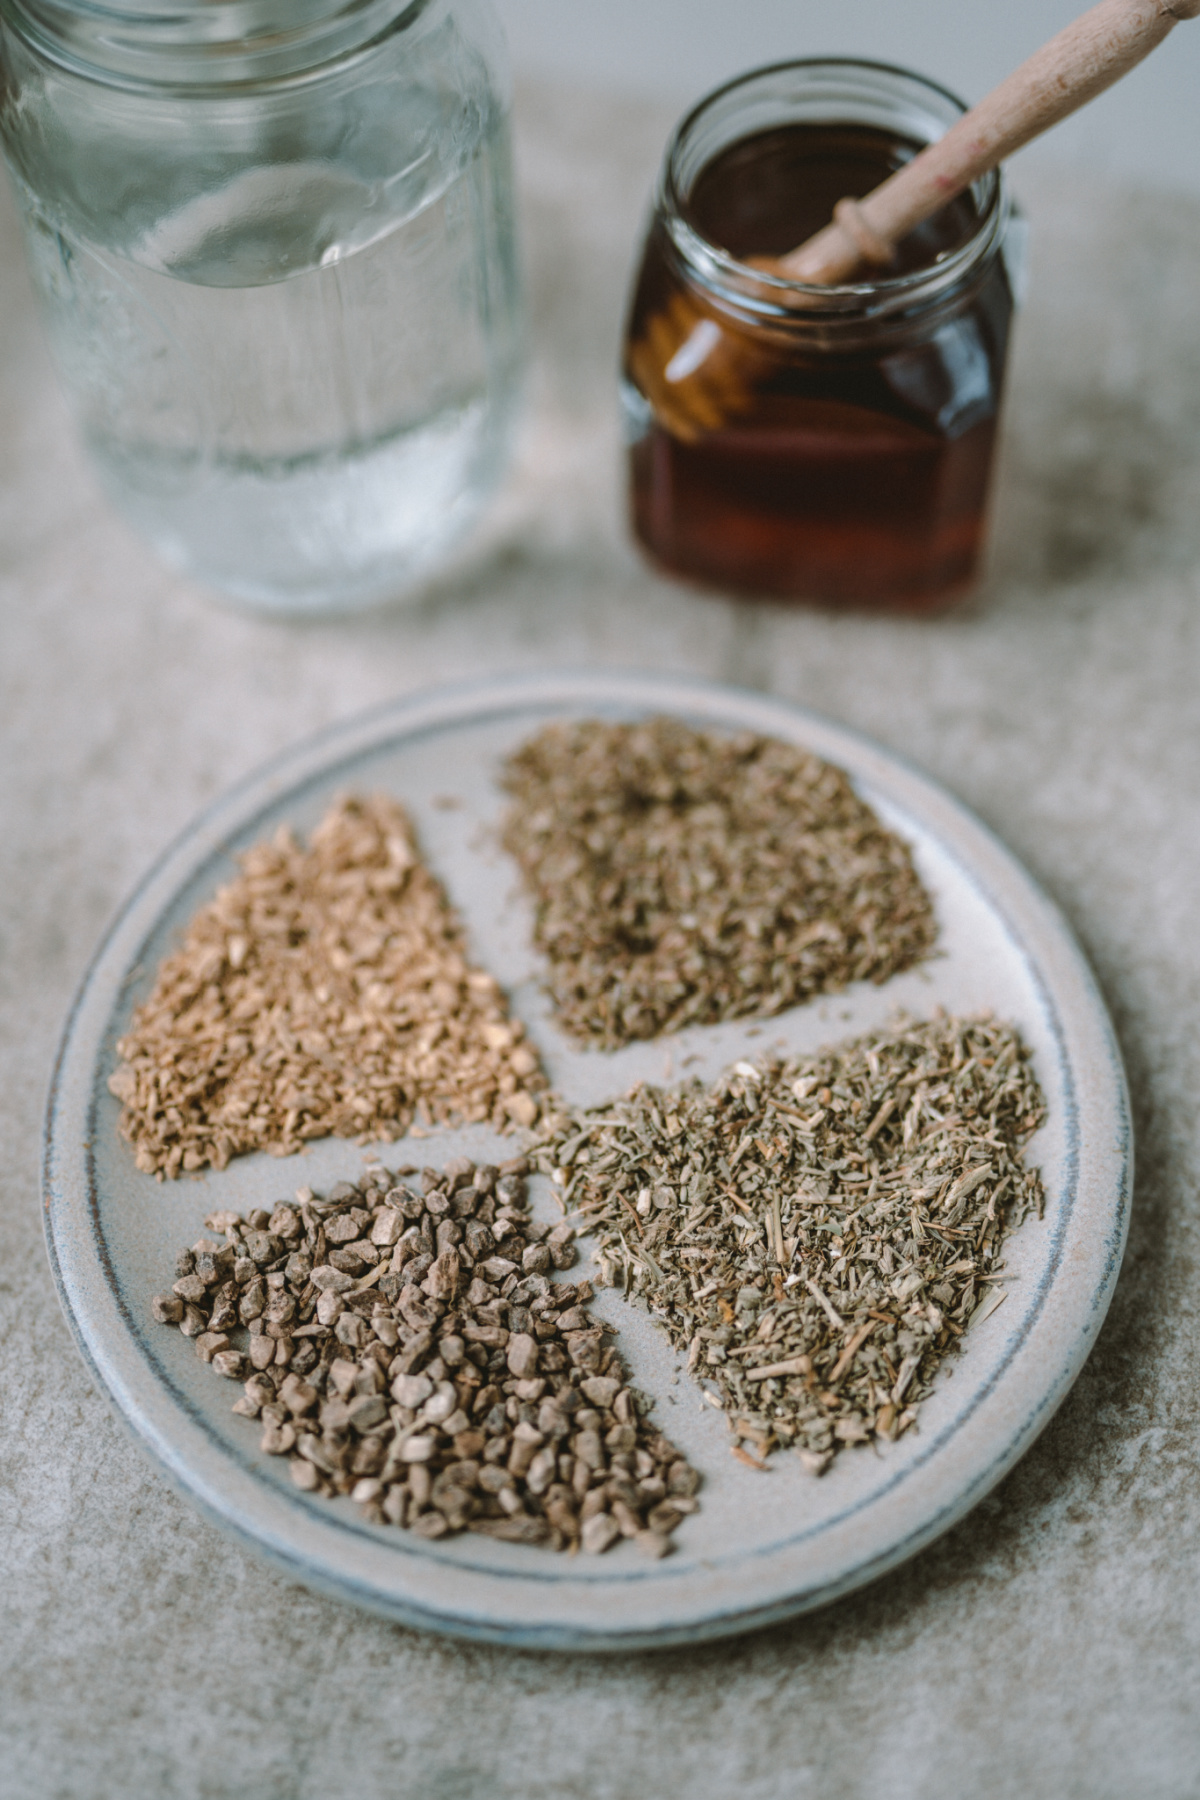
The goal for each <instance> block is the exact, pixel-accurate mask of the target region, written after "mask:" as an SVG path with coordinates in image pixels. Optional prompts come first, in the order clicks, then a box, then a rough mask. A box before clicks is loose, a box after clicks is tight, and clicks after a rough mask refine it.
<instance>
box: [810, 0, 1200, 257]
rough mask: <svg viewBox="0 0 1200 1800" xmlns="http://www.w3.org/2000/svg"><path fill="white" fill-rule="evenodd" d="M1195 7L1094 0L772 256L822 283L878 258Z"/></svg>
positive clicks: (1197, 0) (1187, 0) (1169, 1)
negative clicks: (876, 179)
mask: <svg viewBox="0 0 1200 1800" xmlns="http://www.w3.org/2000/svg"><path fill="white" fill-rule="evenodd" d="M1197 14H1200V0H1101V4H1100V5H1099V6H1094V7H1093V8H1092V9H1091V11H1090V12H1086V13H1083V14H1082V15H1081V16H1080V17H1079V18H1078V19H1075V20H1074V21H1073V22H1072V23H1071V24H1070V25H1068V26H1066V27H1065V28H1064V29H1063V30H1062V31H1060V32H1059V33H1058V35H1057V37H1052V38H1051V39H1050V42H1049V43H1048V44H1043V46H1042V48H1041V49H1040V50H1038V51H1035V53H1034V54H1033V55H1032V56H1031V57H1030V58H1029V60H1028V61H1027V62H1023V63H1022V64H1021V66H1020V68H1019V69H1016V70H1014V71H1013V73H1012V74H1011V75H1010V76H1009V77H1008V79H1007V80H1006V81H1002V82H1001V83H1000V85H999V87H997V88H993V89H992V91H991V93H990V94H988V95H987V96H986V97H985V98H984V99H983V100H981V101H980V102H979V104H978V106H973V107H972V108H971V110H970V112H968V113H964V114H963V116H962V118H961V119H959V120H958V121H957V122H956V123H955V124H954V125H952V126H951V127H950V130H949V131H948V132H947V133H946V135H945V137H942V138H939V139H938V141H937V142H936V143H934V144H930V145H929V146H928V148H927V149H925V150H922V151H921V153H920V154H919V155H918V156H914V157H913V159H912V161H911V162H910V163H906V164H905V165H904V167H903V168H902V169H897V171H896V173H895V174H894V175H890V176H889V177H888V179H887V180H886V181H884V182H882V183H881V184H880V186H879V187H877V188H875V189H874V190H873V192H871V193H870V194H868V195H867V196H866V198H865V199H864V200H861V201H859V202H857V203H855V202H853V201H842V202H840V204H839V208H838V212H839V214H840V217H835V220H834V223H833V224H831V225H827V226H825V228H824V229H823V230H822V231H818V232H817V234H816V236H815V237H811V238H809V240H808V242H807V243H805V244H801V246H800V247H799V249H797V250H789V251H788V253H787V255H786V256H781V257H779V258H778V261H777V263H776V267H777V268H778V270H779V272H780V273H781V274H784V275H787V276H790V277H791V279H792V280H794V281H811V282H817V283H823V284H829V283H832V282H838V281H845V280H847V279H848V278H849V277H851V276H853V274H854V273H855V271H856V270H857V269H859V268H860V267H861V266H862V264H863V263H864V262H871V261H880V260H882V258H883V255H884V253H885V252H888V251H890V249H891V247H892V246H893V245H895V244H898V243H899V242H900V240H901V238H903V237H905V236H906V235H907V233H908V232H910V231H912V230H913V228H914V226H917V225H919V224H920V223H921V221H922V220H923V219H928V218H930V217H931V216H932V215H933V214H934V213H935V212H937V211H938V210H939V209H940V208H941V207H943V206H945V205H946V204H947V202H948V201H950V200H953V199H954V197H955V195H956V194H961V193H962V191H963V189H964V188H967V187H970V185H971V183H972V182H973V181H976V180H978V178H979V177H980V176H981V175H984V174H986V173H987V171H988V170H989V169H994V168H995V167H996V165H997V163H1000V162H1002V161H1003V160H1004V158H1005V157H1006V156H1011V155H1012V153H1013V151H1014V150H1019V149H1020V148H1021V146H1022V144H1027V143H1028V142H1029V140H1030V139H1031V138H1035V137H1037V136H1038V134H1039V133H1040V132H1043V131H1045V130H1047V129H1048V128H1049V127H1050V126H1051V125H1056V124H1057V123H1058V121H1059V120H1060V119H1065V118H1066V117H1067V115H1068V113H1072V112H1074V111H1075V109H1076V108H1077V107H1080V106H1083V105H1084V104H1085V103H1086V102H1087V101H1088V100H1091V99H1092V98H1093V97H1094V96H1095V95H1096V94H1099V93H1102V92H1103V91H1104V89H1105V88H1106V87H1110V86H1111V85H1112V83H1113V82H1114V81H1119V80H1120V78H1121V76H1122V75H1124V74H1125V73H1126V71H1127V70H1129V69H1132V68H1133V67H1134V65H1135V64H1136V63H1139V62H1140V61H1141V60H1142V58H1143V57H1144V56H1147V55H1149V53H1150V51H1151V50H1153V49H1154V47H1155V45H1156V44H1160V43H1161V42H1162V40H1163V39H1164V38H1165V37H1166V35H1167V33H1168V32H1169V31H1170V30H1172V28H1173V27H1174V26H1175V25H1176V24H1177V23H1178V22H1179V20H1180V19H1194V18H1195V17H1196V16H1197Z"/></svg>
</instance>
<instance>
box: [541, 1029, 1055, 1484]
mask: <svg viewBox="0 0 1200 1800" xmlns="http://www.w3.org/2000/svg"><path fill="white" fill-rule="evenodd" d="M1044 1116H1045V1104H1044V1101H1043V1098H1042V1093H1041V1090H1040V1088H1039V1086H1038V1082H1037V1078H1036V1076H1035V1074H1034V1072H1033V1068H1032V1066H1031V1060H1030V1055H1029V1052H1028V1050H1027V1049H1026V1048H1025V1046H1024V1045H1023V1044H1022V1041H1021V1039H1020V1036H1019V1034H1018V1033H1017V1031H1016V1030H1015V1029H1014V1028H1013V1027H1012V1026H1010V1025H1006V1024H1002V1023H999V1022H997V1021H996V1020H994V1019H993V1018H991V1017H990V1016H986V1015H985V1016H982V1017H977V1018H951V1017H947V1016H946V1015H945V1014H939V1015H937V1016H936V1017H934V1018H933V1019H930V1020H928V1021H924V1022H912V1021H907V1020H898V1021H897V1022H896V1023H895V1025H894V1026H893V1027H892V1028H891V1029H889V1030H885V1031H881V1032H875V1033H871V1034H869V1035H867V1036H865V1037H860V1038H858V1039H856V1040H854V1041H853V1042H848V1043H844V1044H842V1045H839V1046H835V1047H833V1048H829V1049H826V1050H823V1051H822V1052H821V1053H820V1054H818V1055H815V1056H808V1057H801V1058H799V1059H795V1060H791V1061H777V1062H764V1063H761V1064H753V1063H749V1062H739V1063H736V1064H735V1065H734V1066H733V1068H732V1069H731V1070H729V1071H728V1072H727V1073H726V1074H725V1075H724V1076H722V1077H721V1079H720V1080H719V1081H717V1082H716V1084H715V1085H714V1086H712V1087H705V1086H704V1085H703V1084H702V1083H701V1082H699V1081H695V1082H692V1083H690V1084H687V1085H684V1086H681V1087H679V1088H675V1089H670V1090H665V1089H664V1090H659V1089H654V1088H649V1087H636V1088H634V1089H633V1091H632V1092H631V1093H630V1094H629V1095H628V1096H627V1097H626V1098H625V1099H623V1100H621V1101H619V1102H618V1103H617V1104H615V1105H612V1106H609V1107H606V1108H604V1109H603V1110H598V1111H593V1112H558V1113H555V1114H551V1115H549V1116H548V1117H547V1118H546V1119H545V1121H544V1123H543V1125H542V1127H541V1130H540V1132H539V1136H538V1140H537V1148H536V1152H535V1154H536V1156H537V1160H538V1163H539V1166H540V1167H541V1168H542V1169H543V1170H545V1171H547V1172H549V1173H551V1174H552V1176H553V1177H554V1178H555V1179H556V1180H557V1181H558V1183H559V1186H560V1191H561V1194H562V1200H563V1204H564V1207H565V1208H567V1209H571V1208H573V1209H574V1212H573V1214H572V1217H575V1218H577V1219H578V1221H580V1222H581V1225H582V1228H583V1229H584V1230H586V1231H588V1232H590V1233H593V1234H594V1237H595V1254H596V1257H597V1260H598V1263H599V1267H600V1272H601V1278H602V1280H604V1281H605V1282H607V1283H610V1284H615V1285H620V1286H622V1287H623V1288H624V1290H625V1292H626V1293H627V1294H628V1295H630V1296H631V1297H632V1298H633V1299H634V1300H636V1301H638V1302H640V1303H641V1304H643V1305H645V1306H646V1307H648V1308H649V1310H650V1311H651V1313H652V1314H653V1315H654V1317H655V1318H656V1319H657V1320H658V1321H659V1322H660V1324H661V1325H662V1327H663V1329H664V1330H665V1331H666V1332H667V1334H668V1336H669V1337H670V1339H671V1341H672V1343H673V1344H674V1345H675V1346H676V1347H677V1348H678V1349H680V1350H683V1351H686V1353H687V1365H688V1368H689V1370H691V1371H692V1372H693V1373H694V1374H695V1376H696V1377H697V1378H698V1379H699V1380H701V1381H702V1382H703V1383H704V1385H705V1387H706V1388H707V1390H708V1393H709V1396H710V1398H711V1399H713V1400H714V1401H715V1402H716V1403H717V1404H719V1405H720V1406H721V1407H722V1408H724V1410H725V1411H726V1413H727V1415H728V1417H729V1419H730V1423H731V1425H732V1427H733V1430H734V1432H735V1434H736V1438H737V1440H738V1447H736V1449H735V1453H736V1454H738V1455H739V1456H741V1457H742V1459H743V1460H755V1459H754V1457H753V1456H751V1455H750V1453H749V1452H747V1451H746V1450H745V1449H742V1448H741V1447H740V1445H744V1444H749V1445H751V1446H753V1448H754V1449H755V1450H756V1451H757V1452H758V1454H759V1455H760V1456H761V1455H765V1454H766V1453H767V1452H769V1451H770V1450H772V1449H775V1448H777V1447H778V1446H780V1445H792V1446H794V1447H795V1448H796V1449H798V1450H799V1451H800V1452H801V1455H802V1457H803V1459H804V1461H805V1462H806V1464H807V1466H808V1467H809V1468H811V1469H812V1470H813V1471H814V1472H815V1473H820V1472H821V1471H822V1470H823V1469H825V1468H826V1467H827V1466H828V1464H829V1462H830V1460H831V1458H832V1456H833V1454H834V1453H835V1452H836V1451H837V1450H839V1449H841V1448H842V1447H844V1446H845V1445H848V1444H855V1443H866V1442H869V1441H870V1440H871V1439H872V1438H882V1439H887V1440H890V1439H893V1438H895V1437H896V1436H898V1435H899V1434H900V1433H901V1432H903V1431H904V1430H906V1429H907V1428H908V1427H909V1426H910V1425H911V1424H912V1423H913V1421H914V1419H915V1417H916V1409H917V1406H918V1404H919V1402H920V1401H921V1400H922V1399H923V1398H924V1397H925V1395H927V1394H928V1392H929V1390H930V1386H931V1384H932V1382H933V1379H934V1376H935V1374H936V1371H937V1369H938V1367H939V1365H940V1363H941V1362H942V1360H943V1358H944V1356H945V1355H946V1353H947V1352H948V1351H949V1350H950V1349H951V1348H952V1347H953V1346H954V1345H956V1344H957V1343H958V1341H959V1339H960V1338H961V1337H962V1335H963V1333H964V1332H965V1331H966V1330H967V1327H968V1326H969V1324H970V1323H971V1321H972V1319H975V1318H978V1317H979V1316H980V1315H981V1314H982V1313H983V1312H985V1311H986V1310H994V1309H995V1307H996V1306H997V1305H998V1304H999V1303H1000V1299H1001V1298H1002V1297H1003V1292H1004V1290H1003V1289H1002V1288H1001V1287H999V1286H998V1285H997V1282H996V1277H997V1275H998V1272H999V1269H1000V1266H1001V1255H1000V1252H1001V1246H1002V1243H1003V1240H1004V1238H1005V1236H1006V1234H1007V1233H1008V1232H1010V1231H1011V1230H1012V1229H1013V1228H1014V1227H1015V1226H1016V1225H1018V1224H1019V1223H1020V1222H1021V1221H1022V1220H1023V1219H1024V1218H1025V1217H1026V1216H1027V1215H1028V1214H1029V1213H1031V1212H1036V1213H1038V1214H1039V1215H1040V1213H1041V1211H1042V1207H1043V1187H1042V1180H1041V1176H1040V1174H1039V1172H1038V1171H1037V1170H1036V1169H1033V1168H1026V1167H1025V1166H1024V1163H1023V1161H1022V1151H1023V1148H1024V1146H1025V1144H1026V1143H1027V1142H1028V1140H1029V1138H1030V1137H1031V1136H1032V1134H1033V1132H1034V1131H1035V1130H1036V1129H1037V1127H1038V1126H1039V1125H1040V1124H1041V1122H1042V1120H1043V1118H1044Z"/></svg>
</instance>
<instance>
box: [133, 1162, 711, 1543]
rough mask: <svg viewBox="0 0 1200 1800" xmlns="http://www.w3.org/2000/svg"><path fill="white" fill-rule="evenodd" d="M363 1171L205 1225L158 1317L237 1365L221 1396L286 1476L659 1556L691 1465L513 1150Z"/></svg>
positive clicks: (482, 1523)
mask: <svg viewBox="0 0 1200 1800" xmlns="http://www.w3.org/2000/svg"><path fill="white" fill-rule="evenodd" d="M415 1173H416V1171H415V1170H411V1169H408V1170H401V1171H398V1173H397V1175H395V1176H393V1175H390V1174H388V1173H387V1172H386V1171H384V1170H382V1169H380V1170H373V1171H370V1172H369V1173H368V1174H367V1176H366V1177H365V1178H364V1179H363V1181H362V1182H361V1183H360V1184H359V1185H358V1186H357V1187H355V1186H352V1185H351V1184H350V1183H348V1182H341V1183H339V1185H338V1186H337V1187H335V1188H333V1189H332V1190H331V1192H330V1193H329V1194H328V1195H327V1196H326V1197H324V1198H320V1197H318V1196H317V1195H315V1194H313V1193H312V1192H311V1191H310V1190H309V1189H307V1188H302V1189H301V1190H300V1191H299V1193H298V1195H297V1200H298V1202H299V1204H298V1205H296V1206H293V1205H291V1204H287V1203H285V1204H283V1205H280V1206H277V1207H276V1208H275V1209H274V1211H273V1212H270V1213H268V1212H266V1211H259V1212H253V1213H251V1214H250V1215H249V1216H248V1217H247V1218H242V1217H240V1216H239V1215H238V1214H236V1213H228V1212H227V1213H214V1214H213V1215H212V1216H211V1217H210V1218H209V1219H208V1220H207V1221H206V1224H207V1227H208V1229H209V1230H211V1231H218V1232H221V1233H222V1234H223V1237H224V1242H223V1243H222V1242H218V1241H216V1240H215V1239H205V1238H202V1239H201V1240H200V1242H199V1243H198V1244H196V1245H194V1246H193V1248H192V1249H191V1250H185V1251H183V1253H182V1254H181V1256H180V1258H179V1262H178V1264H177V1270H176V1274H177V1279H176V1281H175V1285H174V1288H173V1290H172V1291H171V1292H170V1293H169V1294H162V1295H159V1296H158V1297H157V1298H156V1299H155V1300H154V1301H153V1303H152V1309H153V1312H154V1316H155V1318H156V1319H158V1320H159V1321H160V1322H161V1323H164V1324H172V1325H178V1326H179V1328H180V1330H181V1331H183V1333H184V1334H185V1335H186V1336H187V1337H190V1338H193V1339H194V1340H195V1344H196V1349H197V1352H198V1353H199V1355H200V1356H201V1357H203V1359H204V1360H205V1361H206V1362H209V1363H211V1365H212V1367H213V1369H214V1371H215V1372H216V1373H217V1374H219V1375H224V1376H227V1377H229V1378H230V1379H231V1380H236V1381H241V1380H244V1383H245V1385H244V1391H243V1395H242V1398H241V1399H239V1400H238V1401H237V1402H236V1403H235V1405H234V1409H233V1410H234V1412H236V1413H240V1414H243V1415H244V1416H246V1417H248V1418H258V1419H260V1420H261V1421H262V1424H263V1427H264V1430H263V1436H262V1448H263V1449H264V1450H265V1451H267V1452H268V1453H269V1454H270V1455H274V1456H287V1457H289V1458H290V1459H291V1465H292V1475H293V1478H294V1479H295V1481H296V1483H297V1485H298V1486H299V1487H301V1488H304V1489H306V1490H308V1491H313V1492H320V1493H324V1494H349V1495H350V1496H351V1497H352V1498H353V1499H354V1500H356V1501H357V1502H358V1503H359V1504H360V1506H362V1507H363V1509H364V1511H365V1513H366V1515H367V1516H368V1517H369V1518H370V1519H372V1520H374V1521H376V1522H379V1523H382V1522H384V1521H387V1522H390V1523H391V1524H393V1525H401V1526H406V1527H407V1528H408V1529H409V1530H411V1531H414V1532H416V1533H417V1534H418V1535H419V1536H421V1537H427V1538H436V1537H444V1536H445V1535H446V1534H447V1533H448V1532H455V1531H463V1530H468V1531H479V1532H483V1533H485V1534H486V1535H488V1536H491V1537H497V1538H504V1539H507V1540H509V1541H510V1542H514V1543H522V1544H548V1545H550V1546H552V1547H553V1548H554V1549H556V1550H564V1549H570V1548H574V1547H577V1546H579V1545H582V1547H583V1549H584V1550H587V1551H592V1552H595V1553H599V1552H602V1551H605V1550H607V1549H609V1548H610V1546H611V1545H613V1544H614V1543H616V1541H617V1540H618V1539H619V1538H621V1537H630V1538H633V1539H634V1541H635V1542H636V1544H637V1545H638V1547H639V1549H641V1550H643V1551H645V1552H646V1553H647V1554H649V1555H651V1556H661V1555H663V1553H664V1552H665V1551H666V1550H668V1549H669V1548H670V1543H669V1540H670V1535H671V1533H672V1532H673V1531H674V1530H675V1528H676V1527H677V1526H678V1525H679V1524H680V1522H681V1521H682V1519H683V1518H684V1516H685V1514H687V1513H690V1512H694V1511H695V1510H696V1505H697V1502H696V1500H695V1497H694V1496H695V1494H696V1490H697V1489H698V1487H699V1486H700V1478H699V1476H698V1475H697V1474H696V1472H695V1470H694V1469H692V1468H690V1467H689V1465H688V1464H687V1462H686V1461H685V1460H684V1459H683V1458H682V1457H681V1455H680V1454H679V1452H678V1451H677V1450H676V1449H675V1448H674V1446H673V1445H672V1444H670V1443H669V1442H668V1441H667V1439H666V1438H665V1437H663V1436H662V1435H661V1433H659V1432H658V1431H656V1430H655V1429H654V1427H653V1426H652V1425H650V1424H649V1423H648V1421H647V1419H646V1417H645V1414H646V1413H647V1412H648V1410H649V1402H648V1401H647V1400H646V1399H645V1398H644V1397H643V1396H641V1395H639V1394H637V1393H636V1392H635V1391H634V1390H633V1389H632V1388H631V1387H629V1386H628V1384H627V1379H626V1373H625V1370H624V1368H623V1367H622V1364H621V1361H620V1359H619V1357H618V1356H617V1353H616V1351H615V1350H614V1349H613V1348H612V1346H611V1345H609V1344H607V1343H606V1342H605V1336H604V1333H605V1330H606V1329H609V1330H611V1327H608V1328H606V1327H604V1326H602V1325H600V1324H599V1322H598V1321H595V1320H593V1319H592V1318H590V1317H589V1315H588V1314H587V1312H586V1310H585V1308H586V1305H587V1302H588V1301H589V1300H590V1299H591V1297H592V1290H591V1287H590V1286H589V1285H588V1283H587V1282H580V1283H579V1284H578V1285H571V1284H568V1283H565V1282H552V1281H551V1280H550V1279H549V1276H550V1271H551V1269H552V1268H554V1269H564V1268H569V1267H570V1266H571V1265H572V1263H574V1261H575V1260H576V1252H575V1249H574V1246H573V1244H572V1242H571V1240H572V1238H573V1236H574V1232H573V1229H572V1227H571V1226H570V1225H569V1224H566V1223H563V1224H560V1225H556V1226H555V1227H554V1228H553V1229H552V1230H551V1229H549V1228H548V1227H546V1226H539V1225H535V1224H533V1223H532V1222H531V1220H530V1219H529V1217H528V1211H527V1204H528V1203H527V1197H526V1182H525V1174H526V1164H525V1162H524V1160H523V1159H520V1158H518V1159H514V1161H512V1162H510V1163H506V1164H502V1165H501V1167H500V1168H499V1169H495V1168H492V1167H487V1166H481V1167H478V1168H476V1167H475V1166H474V1165H473V1164H472V1163H471V1162H469V1161H468V1160H467V1159H466V1158H462V1159H460V1160H458V1161H455V1162H452V1163H449V1164H448V1165H447V1166H446V1168H445V1169H443V1170H440V1171H439V1170H436V1169H426V1170H425V1171H424V1173H423V1175H422V1178H421V1184H420V1191H419V1192H418V1191H417V1190H416V1189H415V1188H412V1187H409V1186H407V1185H405V1184H404V1183H403V1182H402V1181H400V1179H399V1177H400V1176H401V1175H412V1174H415Z"/></svg>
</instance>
